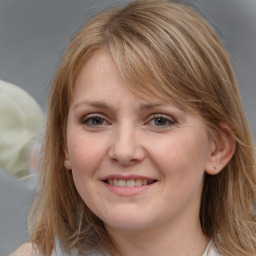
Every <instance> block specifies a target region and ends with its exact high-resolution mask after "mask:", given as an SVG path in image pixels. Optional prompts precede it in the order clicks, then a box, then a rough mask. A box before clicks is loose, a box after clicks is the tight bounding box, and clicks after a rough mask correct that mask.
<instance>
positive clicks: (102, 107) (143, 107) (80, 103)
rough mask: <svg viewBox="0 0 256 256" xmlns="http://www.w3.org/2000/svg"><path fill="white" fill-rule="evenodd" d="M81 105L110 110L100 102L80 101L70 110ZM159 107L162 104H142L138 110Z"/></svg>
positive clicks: (107, 105)
mask: <svg viewBox="0 0 256 256" xmlns="http://www.w3.org/2000/svg"><path fill="white" fill-rule="evenodd" d="M81 105H88V106H92V107H95V108H100V109H111V106H110V105H109V104H107V103H103V102H101V101H82V102H78V103H76V104H75V105H74V106H73V107H72V108H73V109H76V108H78V107H79V106H81ZM161 106H163V104H162V103H142V104H141V105H140V106H139V109H140V110H141V111H149V110H151V109H154V108H157V107H161Z"/></svg>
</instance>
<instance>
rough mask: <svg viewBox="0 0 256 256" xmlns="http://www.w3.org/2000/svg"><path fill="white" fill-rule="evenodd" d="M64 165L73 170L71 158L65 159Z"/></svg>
mask: <svg viewBox="0 0 256 256" xmlns="http://www.w3.org/2000/svg"><path fill="white" fill-rule="evenodd" d="M64 166H65V168H66V169H67V170H71V169H72V166H71V162H70V160H69V159H65V160H64Z"/></svg>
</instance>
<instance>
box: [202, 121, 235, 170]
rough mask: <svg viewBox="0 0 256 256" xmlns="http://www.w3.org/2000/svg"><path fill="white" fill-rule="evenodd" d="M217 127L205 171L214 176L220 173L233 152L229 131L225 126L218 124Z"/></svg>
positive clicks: (231, 135)
mask: <svg viewBox="0 0 256 256" xmlns="http://www.w3.org/2000/svg"><path fill="white" fill-rule="evenodd" d="M219 127H220V129H219V133H218V134H217V136H216V137H215V138H214V139H213V147H212V148H213V150H212V152H211V156H210V159H209V161H208V163H207V165H206V170H205V172H206V173H208V174H210V175H216V174H218V173H219V172H221V171H222V170H223V168H224V167H225V166H226V165H227V164H228V162H229V161H230V159H231V158H232V156H233V154H234V152H235V143H234V139H233V133H232V131H231V129H230V128H229V127H228V126H227V125H225V124H220V126H219Z"/></svg>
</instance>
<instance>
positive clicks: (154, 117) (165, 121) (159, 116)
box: [148, 114, 176, 128]
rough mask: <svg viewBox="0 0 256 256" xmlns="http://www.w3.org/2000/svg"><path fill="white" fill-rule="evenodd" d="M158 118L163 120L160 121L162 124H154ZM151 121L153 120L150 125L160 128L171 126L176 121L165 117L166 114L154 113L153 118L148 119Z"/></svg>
mask: <svg viewBox="0 0 256 256" xmlns="http://www.w3.org/2000/svg"><path fill="white" fill-rule="evenodd" d="M160 120H161V122H164V123H162V124H161V123H160V125H159V124H156V122H158V121H160ZM152 121H154V124H152V126H156V127H161V128H167V127H169V126H172V125H174V124H175V123H176V121H175V120H174V118H171V117H167V116H165V115H162V114H155V115H154V116H153V118H151V119H150V120H149V122H148V123H149V124H150V123H151V122H152Z"/></svg>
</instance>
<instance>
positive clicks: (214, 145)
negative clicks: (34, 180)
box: [14, 0, 256, 256]
mask: <svg viewBox="0 0 256 256" xmlns="http://www.w3.org/2000/svg"><path fill="white" fill-rule="evenodd" d="M42 169H43V172H42V174H43V177H42V190H41V193H40V194H39V196H38V199H37V201H36V202H35V205H34V208H33V211H32V214H31V216H32V220H33V222H32V233H31V238H30V241H29V242H30V243H28V244H25V245H23V246H22V247H21V248H20V249H19V250H18V251H17V252H16V253H15V254H14V255H15V256H16V255H25V254H26V253H27V254H28V253H32V254H33V255H41V254H42V255H47V256H48V255H56V254H57V255H64V254H65V253H70V254H71V255H86V253H87V254H89V253H91V255H98V254H97V253H100V254H99V255H104V253H105V254H106V255H125V256H126V255H128V256H129V255H175V256H178V255H191V256H197V255H204V256H206V255H208V256H213V255H223V256H231V255H233V256H234V255H237V256H238V255H239V256H241V255H247V256H248V255H255V254H256V239H255V212H254V209H253V206H254V205H255V187H256V179H255V158H254V145H253V140H252V137H251V134H250V130H249V127H248V122H247V120H246V117H245V114H244V111H243V108H242V104H241V100H240V97H239V92H238V88H237V84H236V80H235V77H234V74H233V71H232V68H231V65H230V62H229V59H228V57H227V54H226V52H225V50H224V49H223V46H222V45H221V42H220V41H219V39H218V38H217V36H216V35H215V33H214V32H213V30H212V28H211V27H210V26H209V25H208V24H207V22H206V21H205V20H204V19H202V18H201V17H199V16H198V15H197V14H196V13H195V12H193V11H192V10H191V9H189V8H187V7H185V6H183V5H180V4H176V3H173V2H169V1H159V0H157V1H154V0H153V1H135V2H133V3H131V4H129V5H128V6H126V7H124V8H122V9H112V10H108V11H105V12H103V13H101V14H99V15H98V16H96V17H95V18H93V19H92V20H91V21H90V22H89V23H88V24H86V25H85V26H84V27H83V28H82V29H81V31H80V32H79V33H78V34H77V35H76V36H75V37H74V39H73V40H72V42H71V44H70V46H69V48H68V49H67V51H66V53H65V55H64V57H63V59H62V61H61V63H60V65H59V68H58V70H57V72H56V75H55V78H54V80H53V83H52V88H51V92H50V96H49V107H48V117H47V127H46V135H45V141H44V148H43V162H42ZM54 253H55V254H54ZM27 254H26V255H27Z"/></svg>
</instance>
